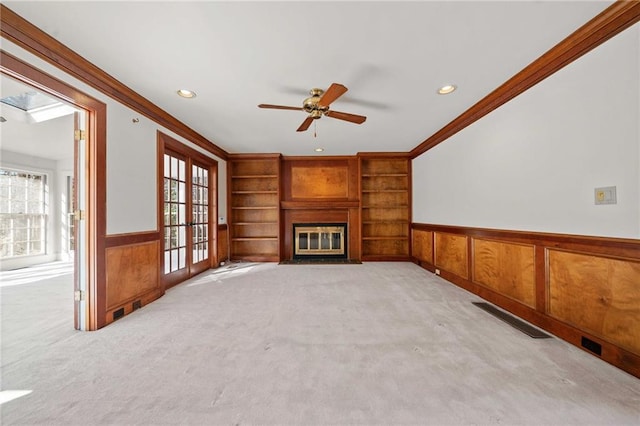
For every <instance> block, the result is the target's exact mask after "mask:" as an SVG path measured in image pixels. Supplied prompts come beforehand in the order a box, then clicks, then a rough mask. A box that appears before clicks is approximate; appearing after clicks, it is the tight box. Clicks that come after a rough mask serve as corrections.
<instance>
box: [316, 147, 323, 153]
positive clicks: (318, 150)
mask: <svg viewBox="0 0 640 426" xmlns="http://www.w3.org/2000/svg"><path fill="white" fill-rule="evenodd" d="M314 151H315V152H322V151H324V148H316V149H314Z"/></svg>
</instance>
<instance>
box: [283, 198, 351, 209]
mask: <svg viewBox="0 0 640 426" xmlns="http://www.w3.org/2000/svg"><path fill="white" fill-rule="evenodd" d="M359 206H360V201H357V200H356V201H345V200H343V199H340V200H335V201H334V200H320V201H280V209H282V210H333V209H350V208H358V207H359Z"/></svg>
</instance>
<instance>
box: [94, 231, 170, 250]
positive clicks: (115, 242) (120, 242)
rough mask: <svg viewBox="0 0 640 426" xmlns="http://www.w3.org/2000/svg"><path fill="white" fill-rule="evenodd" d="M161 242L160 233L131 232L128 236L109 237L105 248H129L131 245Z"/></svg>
mask: <svg viewBox="0 0 640 426" xmlns="http://www.w3.org/2000/svg"><path fill="white" fill-rule="evenodd" d="M158 240H160V231H147V232H131V233H126V234H112V235H107V237H106V239H105V247H106V248H111V247H117V246H128V245H131V244H139V243H147V242H150V241H158Z"/></svg>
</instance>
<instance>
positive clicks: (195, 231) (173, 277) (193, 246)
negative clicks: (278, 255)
mask: <svg viewBox="0 0 640 426" xmlns="http://www.w3.org/2000/svg"><path fill="white" fill-rule="evenodd" d="M158 160H159V164H158V170H159V176H158V178H159V179H158V180H159V186H158V188H159V194H158V200H159V201H160V203H161V205H160V206H159V209H158V211H159V212H160V217H159V222H160V224H161V225H160V229H162V231H163V234H162V235H163V238H162V256H161V262H162V266H161V270H162V282H163V285H164V286H165V288H168V287H172V286H174V285H176V284H178V283H180V282H182V281H184V280H186V279H188V278H191V277H192V276H194V275H196V274H199V273H200V272H202V271H204V270H206V269H209V268H211V267H213V266H215V265H216V264H217V244H216V241H217V226H216V222H217V216H218V215H217V205H216V200H217V195H216V194H217V187H216V184H217V172H218V167H217V164H218V163H217V162H216V161H215V160H213V159H211V158H208V157H206V156H204V155H202V154H200V153H199V152H197V151H195V150H192V149H190V148H188V147H187V146H185V145H183V144H181V143H180V142H178V141H176V140H175V139H173V138H171V137H169V136H167V135H165V134H163V133H160V132H159V133H158Z"/></svg>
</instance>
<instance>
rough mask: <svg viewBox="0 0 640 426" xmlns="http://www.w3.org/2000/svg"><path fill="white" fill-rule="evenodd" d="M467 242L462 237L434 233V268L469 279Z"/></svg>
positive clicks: (466, 239) (465, 238) (464, 237)
mask: <svg viewBox="0 0 640 426" xmlns="http://www.w3.org/2000/svg"><path fill="white" fill-rule="evenodd" d="M468 242H469V239H468V238H467V237H466V236H464V235H455V234H448V233H442V232H436V233H435V244H434V245H435V248H434V250H435V266H437V267H438V268H442V269H444V270H446V271H449V272H451V273H453V274H456V275H458V276H460V277H462V278H469V259H468V248H467V244H468Z"/></svg>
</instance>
